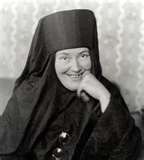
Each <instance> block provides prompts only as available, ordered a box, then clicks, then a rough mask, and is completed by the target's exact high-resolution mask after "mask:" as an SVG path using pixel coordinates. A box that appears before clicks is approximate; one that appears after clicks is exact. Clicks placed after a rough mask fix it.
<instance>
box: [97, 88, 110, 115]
mask: <svg viewBox="0 0 144 160" xmlns="http://www.w3.org/2000/svg"><path fill="white" fill-rule="evenodd" d="M110 97H111V94H110V92H109V91H108V90H106V91H105V92H104V93H103V94H102V96H101V97H100V99H99V101H100V104H101V110H102V112H104V111H105V110H106V108H107V107H108V104H109V102H110Z"/></svg>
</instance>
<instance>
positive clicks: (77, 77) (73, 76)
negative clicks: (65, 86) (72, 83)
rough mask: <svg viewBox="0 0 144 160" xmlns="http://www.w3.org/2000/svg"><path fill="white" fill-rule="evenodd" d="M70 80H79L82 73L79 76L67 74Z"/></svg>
mask: <svg viewBox="0 0 144 160" xmlns="http://www.w3.org/2000/svg"><path fill="white" fill-rule="evenodd" d="M67 75H68V76H69V77H70V78H71V79H72V80H81V79H82V75H83V73H79V74H67Z"/></svg>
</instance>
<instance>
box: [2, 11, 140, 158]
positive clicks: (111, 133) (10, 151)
mask: <svg viewBox="0 0 144 160" xmlns="http://www.w3.org/2000/svg"><path fill="white" fill-rule="evenodd" d="M97 37H98V36H97V27H96V19H95V16H94V13H93V12H92V11H91V10H87V9H76V10H67V11H61V12H56V13H53V14H51V15H48V16H45V17H43V18H42V19H41V20H40V21H39V24H38V26H37V29H36V32H35V34H34V38H33V41H32V45H31V48H30V52H29V56H28V60H27V63H26V66H25V68H24V71H23V72H22V74H21V76H20V77H19V78H18V79H17V80H16V82H15V87H14V90H13V94H12V96H11V99H10V100H9V102H8V104H7V107H6V109H5V111H4V113H3V115H2V116H1V117H0V144H1V145H0V158H1V159H2V160H96V159H97V160H136V159H137V157H138V154H139V151H140V147H141V134H140V130H139V129H138V128H137V127H136V125H135V122H134V119H133V118H132V117H131V115H130V113H129V110H128V108H127V106H126V104H125V102H124V100H123V98H122V96H121V94H120V91H119V89H118V88H117V87H116V85H114V84H113V83H111V82H110V81H109V80H107V79H106V78H105V77H103V75H102V69H101V65H100V61H99V49H98V39H97Z"/></svg>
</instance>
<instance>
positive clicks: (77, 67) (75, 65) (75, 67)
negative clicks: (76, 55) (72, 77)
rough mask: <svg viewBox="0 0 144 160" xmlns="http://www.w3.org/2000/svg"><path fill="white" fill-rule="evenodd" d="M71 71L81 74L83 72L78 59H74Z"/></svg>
mask: <svg viewBox="0 0 144 160" xmlns="http://www.w3.org/2000/svg"><path fill="white" fill-rule="evenodd" d="M71 70H72V71H73V72H79V71H80V70H81V67H80V64H79V62H78V60H77V59H73V61H72V63H71Z"/></svg>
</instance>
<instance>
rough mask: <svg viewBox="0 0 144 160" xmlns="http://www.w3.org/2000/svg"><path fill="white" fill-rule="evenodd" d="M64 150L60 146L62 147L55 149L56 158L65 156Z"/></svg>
mask: <svg viewBox="0 0 144 160" xmlns="http://www.w3.org/2000/svg"><path fill="white" fill-rule="evenodd" d="M63 154H64V153H63V150H62V148H60V147H57V148H56V149H54V151H53V154H52V155H53V156H55V157H56V158H60V157H62V156H63Z"/></svg>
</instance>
